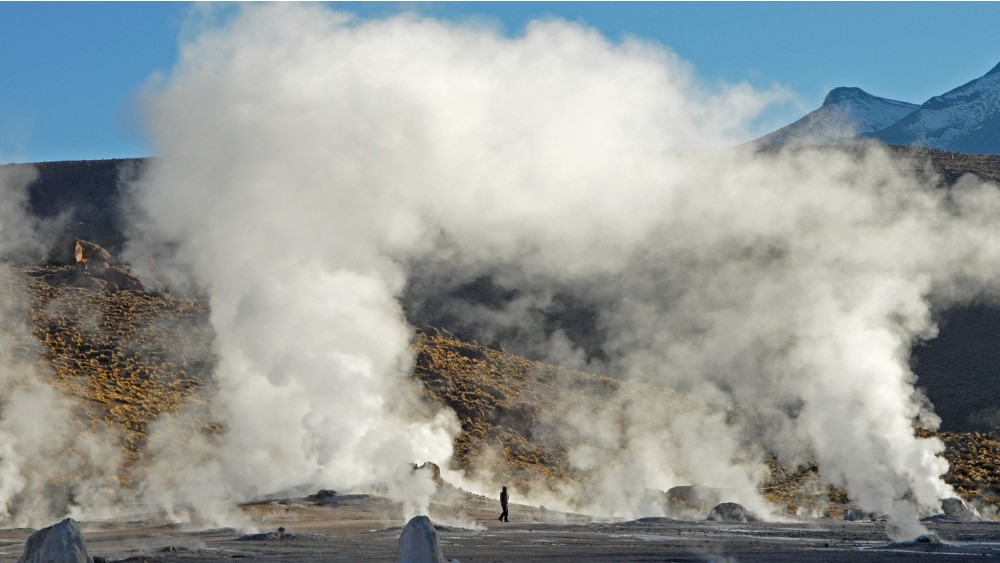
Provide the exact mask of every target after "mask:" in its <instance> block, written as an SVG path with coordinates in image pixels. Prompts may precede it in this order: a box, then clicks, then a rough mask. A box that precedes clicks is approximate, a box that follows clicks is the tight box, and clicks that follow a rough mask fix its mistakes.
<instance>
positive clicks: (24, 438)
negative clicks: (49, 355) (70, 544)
mask: <svg viewBox="0 0 1000 563" xmlns="http://www.w3.org/2000/svg"><path fill="white" fill-rule="evenodd" d="M34 178H35V170H34V168H33V167H32V166H24V165H21V166H5V167H2V168H0V200H2V201H3V205H0V257H2V258H3V260H2V261H0V328H2V330H0V355H2V356H3V358H4V361H3V365H2V366H0V520H2V521H3V522H4V523H5V524H8V525H14V526H32V525H38V524H40V523H42V522H45V521H46V518H49V517H50V515H51V514H52V513H62V514H69V515H74V516H77V515H79V514H80V513H81V512H82V511H84V512H86V514H88V515H90V516H94V517H100V516H101V515H106V514H110V513H111V511H113V510H115V508H114V507H115V505H117V504H118V503H119V502H120V500H121V499H119V498H118V495H117V493H116V484H117V482H116V480H115V471H116V469H117V468H118V466H119V464H120V462H121V455H120V452H119V450H118V448H117V447H116V446H115V445H114V444H113V443H112V442H111V440H110V439H109V437H108V436H104V435H102V434H99V433H95V432H91V431H89V430H86V429H81V428H80V427H79V423H78V421H77V420H76V419H75V417H74V416H73V411H72V409H71V405H70V402H69V401H68V399H67V398H66V397H64V396H63V395H62V394H61V393H59V392H58V391H57V390H56V389H54V388H53V387H52V386H51V385H50V384H49V382H51V381H52V379H53V374H51V373H45V372H44V371H43V370H42V369H41V368H40V367H39V364H38V361H37V359H38V356H39V355H40V354H41V351H40V350H39V348H40V346H41V345H40V344H39V342H38V341H37V339H36V338H35V337H34V336H33V335H32V334H31V332H30V330H29V326H28V322H27V321H28V318H29V317H28V311H27V303H28V299H27V296H26V295H23V294H22V293H21V291H20V287H21V286H20V283H21V282H20V280H19V279H18V277H17V276H18V274H17V273H15V272H14V271H12V269H11V265H10V262H9V261H10V260H17V259H23V258H25V257H28V258H29V259H30V260H38V259H40V258H41V257H42V256H44V251H45V250H46V249H45V247H44V243H43V242H42V241H44V240H47V237H46V236H41V235H40V233H43V232H50V231H51V230H52V229H54V228H55V227H54V226H53V225H52V224H46V223H44V222H40V221H38V220H36V219H34V218H32V217H31V216H30V215H29V214H28V212H27V203H28V193H27V186H28V184H29V183H30V182H31V181H32V180H33V179H34ZM71 476H72V477H78V478H77V479H69V477H71Z"/></svg>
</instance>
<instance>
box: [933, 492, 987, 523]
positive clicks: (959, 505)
mask: <svg viewBox="0 0 1000 563" xmlns="http://www.w3.org/2000/svg"><path fill="white" fill-rule="evenodd" d="M941 510H943V511H944V513H945V514H946V515H948V517H949V518H953V519H955V520H965V521H970V520H982V519H983V517H982V516H980V515H979V511H978V510H976V509H975V507H973V506H972V505H970V504H969V503H967V502H965V501H964V500H962V499H960V498H957V497H952V498H946V499H944V500H942V501H941Z"/></svg>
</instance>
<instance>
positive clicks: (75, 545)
mask: <svg viewBox="0 0 1000 563" xmlns="http://www.w3.org/2000/svg"><path fill="white" fill-rule="evenodd" d="M50 562H59V563H94V560H93V558H91V557H90V555H88V554H87V543H86V542H85V541H83V534H81V533H80V526H78V525H77V523H76V520H73V519H72V518H67V519H65V520H63V521H62V522H60V523H58V524H55V525H53V526H49V527H48V528H42V529H41V530H38V531H37V532H35V533H34V534H31V537H29V538H28V541H26V542H25V543H24V555H22V556H21V558H20V559H18V560H17V563H50Z"/></svg>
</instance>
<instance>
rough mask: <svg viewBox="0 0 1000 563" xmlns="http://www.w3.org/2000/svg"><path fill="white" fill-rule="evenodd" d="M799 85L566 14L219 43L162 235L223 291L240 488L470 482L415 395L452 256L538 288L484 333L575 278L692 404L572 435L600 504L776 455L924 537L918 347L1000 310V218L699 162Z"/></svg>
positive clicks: (661, 377) (640, 403) (815, 155)
mask: <svg viewBox="0 0 1000 563" xmlns="http://www.w3.org/2000/svg"><path fill="white" fill-rule="evenodd" d="M781 95H782V94H781V92H780V91H769V92H757V91H753V90H751V89H750V88H748V87H746V86H745V85H735V86H723V87H718V88H714V89H707V88H705V87H703V86H701V85H699V83H698V81H697V80H696V79H695V77H694V74H693V72H692V70H691V69H690V68H689V67H688V66H687V65H686V64H685V63H684V62H683V61H681V60H679V59H678V58H677V57H676V56H674V55H673V54H672V53H670V52H669V51H667V50H666V49H664V48H662V47H660V46H656V45H652V44H649V43H644V42H641V41H637V40H626V41H624V42H622V43H620V44H614V43H611V42H609V41H607V40H606V39H605V38H603V37H601V36H600V35H599V34H598V33H597V32H595V31H594V30H592V29H589V28H586V27H583V26H579V25H575V24H570V23H566V22H563V21H558V20H552V21H543V22H535V23H533V24H531V25H529V26H528V28H527V30H526V31H525V32H524V34H523V35H521V36H518V37H505V36H503V35H501V34H499V33H497V32H496V31H495V30H493V29H490V28H486V27H481V26H475V25H457V24H450V23H445V22H441V21H436V20H430V19H422V18H417V17H413V16H400V17H395V18H389V19H382V20H373V21H355V20H352V19H350V18H349V17H347V16H344V15H341V14H337V13H334V12H331V11H329V10H327V9H326V8H323V7H319V6H287V5H282V6H264V7H253V8H246V9H244V10H242V11H241V12H240V14H239V15H238V16H237V17H236V18H235V19H234V20H233V21H232V22H231V23H229V24H227V25H225V26H221V27H217V28H210V29H208V30H206V31H204V32H203V33H202V34H201V35H199V36H198V37H197V38H196V39H195V40H194V41H193V42H191V43H189V44H186V45H185V46H184V49H183V58H182V61H181V62H180V63H179V65H178V66H177V68H175V69H174V71H173V72H172V74H171V75H170V76H169V77H168V78H167V79H165V80H164V81H163V82H162V83H161V84H160V85H158V87H157V89H156V90H154V91H151V92H150V96H149V100H148V119H149V128H150V131H151V134H152V135H153V137H154V140H155V142H156V143H157V146H158V147H159V150H160V152H161V153H162V154H163V155H164V156H165V158H164V159H162V160H161V161H159V162H157V163H156V164H155V165H154V166H153V168H152V170H151V172H150V174H149V175H148V176H147V177H146V178H145V179H144V180H143V182H141V183H140V184H139V185H138V186H137V188H136V189H137V192H138V195H139V201H140V203H141V205H142V207H143V208H144V210H145V212H146V215H147V217H148V219H147V222H146V224H145V225H143V226H141V227H142V229H140V230H142V231H143V232H144V236H143V237H140V238H137V239H136V240H137V241H139V240H166V241H171V242H172V243H173V244H172V245H171V246H169V248H170V249H171V251H172V256H171V257H170V259H171V260H172V262H173V264H175V265H176V266H178V268H180V269H182V270H183V271H185V272H190V273H192V274H193V276H194V278H195V279H196V280H197V282H198V283H202V284H204V285H205V286H206V287H207V289H208V291H209V292H210V295H211V305H212V322H213V325H214V327H215V330H216V332H217V334H218V339H219V340H218V346H219V352H220V358H221V360H220V363H219V367H218V373H217V376H218V379H219V381H220V384H221V392H220V394H219V397H220V400H219V403H218V405H217V406H218V408H219V409H220V416H221V417H222V418H223V420H224V421H225V423H226V426H227V428H228V432H227V434H226V435H225V438H224V443H223V445H222V449H221V452H220V454H219V461H218V463H219V464H220V469H219V475H220V476H224V480H225V481H226V483H227V484H228V485H227V486H228V487H229V488H231V489H234V491H237V492H246V491H249V490H252V489H254V488H260V489H265V488H277V487H281V486H287V485H290V484H295V483H297V482H302V481H305V480H329V481H334V482H338V483H343V484H346V485H350V484H355V483H360V482H362V480H363V479H366V478H370V477H372V476H373V475H374V476H383V477H385V478H388V477H389V476H391V474H392V473H393V471H395V470H396V468H397V467H398V466H399V464H400V463H401V462H405V461H413V460H420V459H432V460H435V461H438V462H443V460H444V459H445V458H447V456H448V455H449V451H450V440H451V437H452V436H453V433H454V432H455V430H456V428H455V423H454V419H453V416H452V415H450V414H449V413H444V412H435V411H433V410H431V409H429V408H428V407H427V406H426V405H422V404H421V403H420V402H419V401H417V400H416V399H415V397H416V396H417V393H416V390H415V389H413V388H412V385H411V384H410V383H409V382H408V379H407V373H408V370H409V367H410V362H411V359H412V358H411V352H410V350H409V347H408V342H409V338H410V328H409V327H408V326H407V323H406V321H405V319H404V317H403V314H402V311H401V307H400V304H399V297H400V295H401V294H402V293H403V291H404V289H405V288H407V287H409V289H408V291H409V292H410V293H412V294H413V295H416V296H420V295H426V294H427V293H428V289H427V288H426V287H425V285H426V283H425V282H427V280H428V279H429V278H427V277H424V278H421V277H420V276H419V275H415V274H417V273H421V272H426V271H427V270H426V266H427V265H428V264H432V265H434V266H435V267H437V268H439V269H438V274H439V276H438V277H436V278H434V279H438V280H448V279H450V278H454V279H459V280H471V279H475V278H477V277H478V276H481V275H484V274H487V275H492V276H494V278H495V280H497V283H499V284H501V285H503V286H505V287H509V288H516V289H517V290H518V291H519V292H521V293H520V294H519V295H520V296H521V297H520V298H519V299H517V300H514V301H513V302H512V303H511V306H510V307H508V308H506V309H503V310H501V311H499V312H497V313H496V314H495V315H492V316H482V315H480V316H481V317H482V318H481V319H480V320H482V321H483V326H481V327H480V329H481V330H482V331H483V332H484V333H489V332H490V331H494V332H495V331H496V330H498V326H497V325H498V324H502V325H507V326H513V325H518V324H519V323H521V322H522V321H523V320H524V319H525V318H526V317H527V316H528V315H527V314H526V313H527V312H529V311H530V310H531V309H532V308H533V307H534V306H535V305H538V304H540V306H542V307H544V306H545V304H546V303H550V302H551V299H552V291H553V288H558V289H559V290H560V291H565V292H567V293H570V294H572V295H574V296H575V297H576V298H577V299H580V300H581V301H582V302H584V303H586V304H587V305H588V306H590V307H592V308H593V309H594V310H596V311H598V321H597V323H598V327H599V329H600V332H601V333H602V334H603V335H605V337H606V339H605V341H604V342H603V343H602V344H601V350H602V353H603V358H604V359H603V360H601V364H600V366H598V367H600V368H602V369H607V370H610V371H611V372H612V373H615V374H621V375H625V376H628V378H629V379H630V381H632V382H635V384H636V385H643V384H655V385H659V386H663V385H669V386H672V387H675V388H677V389H680V390H682V391H684V392H686V393H687V394H688V396H689V397H691V402H690V403H689V405H688V406H686V407H684V408H678V409H674V410H670V409H663V408H658V407H659V406H660V405H657V404H655V403H652V402H651V399H650V398H649V397H648V396H644V395H643V394H642V393H638V392H626V393H624V394H623V395H622V396H621V397H620V398H619V400H618V401H616V402H615V403H614V404H613V406H614V409H616V410H613V411H612V410H606V411H603V412H592V413H581V414H580V419H579V421H577V422H578V424H574V425H572V426H569V425H567V426H566V427H564V428H563V430H562V433H563V438H564V439H568V440H571V443H572V452H571V458H572V459H573V460H574V462H575V463H577V464H578V465H579V466H580V468H582V469H587V470H589V471H590V472H591V475H592V479H593V484H596V485H597V486H595V487H593V488H592V490H595V491H597V492H596V494H595V495H593V496H592V497H591V499H590V500H591V502H593V503H594V504H595V505H600V506H603V507H604V508H605V509H608V510H611V511H613V512H618V513H623V514H624V513H635V512H637V511H639V510H641V509H640V507H639V497H638V496H637V495H634V494H632V493H631V492H630V491H635V490H638V489H641V488H643V487H656V488H661V489H663V488H666V487H669V486H671V485H675V484H684V483H688V482H691V481H693V480H700V481H702V482H703V484H708V485H720V484H727V485H729V486H736V487H738V488H739V489H740V490H741V491H742V493H741V494H743V495H744V497H745V500H746V502H751V503H753V502H755V501H754V497H755V494H754V492H753V488H754V484H755V483H756V482H757V481H758V480H759V478H760V474H761V472H762V471H763V465H762V461H763V459H762V452H763V449H761V448H763V447H767V448H769V449H770V450H771V451H779V452H781V453H782V454H783V455H785V456H786V457H788V458H795V457H804V456H807V455H815V456H816V458H817V459H818V461H819V463H820V465H821V470H822V471H823V473H824V475H826V476H827V477H828V478H830V479H832V480H833V482H834V483H835V484H839V485H842V486H844V487H846V489H847V490H848V493H849V494H850V495H851V496H852V498H855V499H856V500H857V501H858V502H860V503H861V504H862V505H863V506H865V507H866V508H868V509H871V510H878V511H883V512H888V513H891V514H892V515H893V516H894V517H895V518H896V519H897V520H899V521H900V522H903V523H906V525H910V526H911V527H909V528H907V529H905V530H903V533H904V534H913V533H916V531H917V528H916V527H915V526H916V520H915V518H914V517H915V515H916V514H917V513H918V512H920V511H925V510H929V509H930V507H932V506H934V505H935V504H936V503H937V501H938V499H940V498H942V497H944V496H950V495H951V494H952V492H951V491H950V489H949V488H948V487H947V486H946V485H945V484H944V483H943V482H942V481H941V480H940V475H941V474H942V473H943V472H944V471H945V470H946V465H945V462H944V461H943V460H942V459H940V458H938V457H935V454H936V453H938V452H940V451H941V449H942V444H941V443H940V442H938V441H934V440H918V439H916V438H915V437H914V435H913V423H914V420H918V421H922V422H923V423H927V424H933V414H932V413H931V412H930V410H929V409H928V408H926V405H925V403H926V401H924V400H922V399H921V397H920V396H919V393H917V392H916V391H915V389H914V376H913V374H912V372H911V371H910V370H909V368H908V365H907V361H908V355H909V350H910V346H911V345H912V343H913V342H914V341H915V340H917V339H921V338H929V337H932V336H933V335H934V331H935V328H934V326H933V324H932V322H931V312H932V311H933V309H934V308H935V307H945V306H948V305H949V304H952V303H955V302H960V301H962V300H968V299H971V298H973V297H977V296H984V295H985V296H995V295H996V290H997V287H996V283H995V282H994V281H993V277H992V275H991V273H992V272H995V271H996V269H997V266H998V265H1000V256H998V253H1000V249H998V248H996V247H992V246H989V245H984V244H983V243H982V241H985V240H991V237H992V233H994V232H995V230H996V227H997V224H996V223H997V221H998V219H996V217H1000V214H998V213H997V211H1000V197H998V195H997V192H996V187H995V186H988V185H980V184H979V183H977V182H974V181H964V182H962V183H961V184H960V185H959V186H957V187H955V188H954V189H944V188H941V187H938V186H937V185H936V184H937V181H936V179H935V178H933V177H928V176H927V175H925V174H922V173H918V172H916V171H914V170H913V168H912V167H911V166H910V165H909V164H907V163H900V162H898V161H896V160H893V159H891V158H890V157H889V156H888V155H887V154H886V153H885V152H884V151H883V150H880V149H878V148H876V147H868V148H864V149H861V150H858V151H855V152H854V153H851V154H847V153H843V152H838V153H831V152H828V151H820V150H805V149H803V150H797V151H794V152H780V153H771V154H757V153H755V152H753V151H751V150H749V149H747V150H743V149H730V150H711V151H709V150H690V149H691V148H692V147H713V146H720V145H725V144H728V143H732V142H733V141H734V140H736V139H740V138H745V137H744V135H745V133H746V130H745V129H746V124H747V123H749V122H750V121H751V120H752V119H753V117H754V116H755V115H756V114H757V113H758V112H759V111H760V110H761V109H762V108H763V107H765V106H766V105H767V104H769V103H771V102H773V101H774V100H776V99H778V98H780V96H781ZM681 149H685V150H681ZM144 251H145V249H140V248H138V244H137V246H136V247H135V248H133V252H134V253H135V255H136V256H138V255H139V253H140V252H144ZM161 258H163V259H164V260H165V259H166V258H165V257H161ZM444 285H445V286H447V283H445V284H444ZM439 289H447V287H444V288H439ZM499 328H503V327H499ZM558 338H561V339H560V340H559V346H560V350H561V353H562V354H563V355H565V356H569V357H572V358H574V360H573V361H575V362H577V363H583V362H586V361H587V357H588V356H587V355H586V354H582V353H581V351H580V350H576V349H574V347H573V345H572V343H571V342H569V341H567V339H566V338H565V337H564V336H561V337H558ZM629 388H630V387H629ZM629 393H632V394H629ZM713 405H714V406H713ZM718 405H723V406H732V405H749V406H752V407H753V408H757V409H760V411H761V412H762V413H765V414H763V415H762V416H763V417H765V418H767V419H768V424H767V425H765V427H764V428H765V429H766V431H764V432H762V431H761V428H760V427H751V426H748V425H746V424H743V423H742V422H740V421H739V420H736V421H734V420H732V419H731V418H730V417H728V416H727V415H726V412H725V408H722V409H720V408H719V407H718ZM621 421H624V422H621ZM612 423H614V424H621V425H623V426H621V429H622V431H621V432H614V433H611V432H608V429H609V427H610V426H609V425H611V424H612ZM755 448H756V449H755ZM222 478H223V477H220V479H222ZM608 507H610V508H608Z"/></svg>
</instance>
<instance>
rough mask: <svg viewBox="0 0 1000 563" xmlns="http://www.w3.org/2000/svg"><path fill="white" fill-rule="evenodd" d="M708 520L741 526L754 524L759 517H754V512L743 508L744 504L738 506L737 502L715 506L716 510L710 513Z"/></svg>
mask: <svg viewBox="0 0 1000 563" xmlns="http://www.w3.org/2000/svg"><path fill="white" fill-rule="evenodd" d="M706 520H711V521H713V522H739V523H741V524H746V523H747V522H754V521H756V520H757V517H756V516H754V515H753V513H752V512H750V511H749V510H747V509H746V508H744V507H743V505H742V504H737V503H735V502H723V503H720V504H717V505H715V508H713V509H712V511H711V512H709V513H708V518H706Z"/></svg>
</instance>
